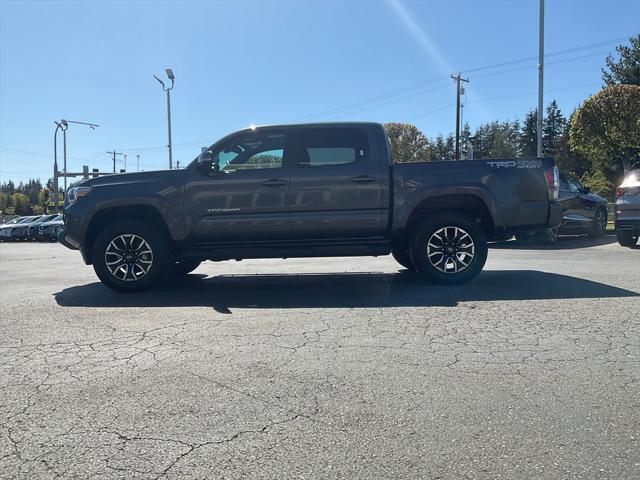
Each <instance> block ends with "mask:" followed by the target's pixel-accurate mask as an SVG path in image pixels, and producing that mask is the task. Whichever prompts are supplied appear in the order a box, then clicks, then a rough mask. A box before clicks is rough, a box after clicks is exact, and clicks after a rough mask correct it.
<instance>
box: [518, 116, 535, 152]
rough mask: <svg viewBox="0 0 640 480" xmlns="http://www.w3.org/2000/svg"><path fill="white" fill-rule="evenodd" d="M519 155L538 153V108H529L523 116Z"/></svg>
mask: <svg viewBox="0 0 640 480" xmlns="http://www.w3.org/2000/svg"><path fill="white" fill-rule="evenodd" d="M519 143H520V145H519V147H520V148H519V150H520V155H521V156H523V157H536V156H537V154H538V110H537V109H535V110H531V111H530V112H528V113H527V114H526V115H525V117H524V122H523V123H522V130H521V131H520V142H519Z"/></svg>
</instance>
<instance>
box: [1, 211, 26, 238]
mask: <svg viewBox="0 0 640 480" xmlns="http://www.w3.org/2000/svg"><path fill="white" fill-rule="evenodd" d="M25 218H27V217H16V218H12V219H11V220H9V221H8V222H7V223H3V224H2V225H0V240H2V241H4V240H9V238H11V229H12V227H13V225H15V224H17V223H20V222H21V221H23V220H24V219H25Z"/></svg>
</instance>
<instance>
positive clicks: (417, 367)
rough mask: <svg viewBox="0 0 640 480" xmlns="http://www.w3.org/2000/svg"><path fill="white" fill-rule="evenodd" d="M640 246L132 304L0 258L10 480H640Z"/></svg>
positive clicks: (131, 299)
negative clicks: (443, 278)
mask: <svg viewBox="0 0 640 480" xmlns="http://www.w3.org/2000/svg"><path fill="white" fill-rule="evenodd" d="M639 312H640V249H628V248H623V247H620V246H618V244H617V243H615V239H614V238H613V237H606V238H605V239H602V240H598V241H593V240H589V239H575V238H573V239H561V241H560V242H559V243H558V244H557V245H556V246H554V247H548V248H547V247H544V248H540V249H538V248H533V247H531V246H526V245H519V244H516V243H514V242H508V243H504V244H499V245H496V246H494V247H493V248H491V250H490V252H489V260H488V262H487V266H486V268H485V271H484V272H483V273H482V274H481V275H480V276H479V277H478V278H477V279H476V280H475V281H474V282H473V283H471V284H469V285H465V286H455V287H454V286H451V287H444V286H437V285H433V284H429V283H425V282H424V281H423V280H421V279H420V278H419V277H417V276H416V275H415V274H412V273H410V272H408V271H406V270H403V269H402V267H399V266H398V265H397V264H396V263H395V262H394V261H393V259H392V258H391V257H380V258H329V259H290V260H252V261H243V262H221V263H211V262H207V263H205V264H203V265H202V266H201V267H199V268H198V269H197V270H196V271H195V272H194V273H193V274H191V275H189V276H188V277H186V278H185V279H183V280H182V281H172V282H167V283H166V284H164V285H163V286H162V287H161V288H159V289H158V290H156V291H153V292H146V293H141V294H119V293H115V292H112V291H110V290H108V289H107V288H106V287H103V286H102V285H101V284H100V283H98V281H97V278H96V277H95V275H94V273H93V270H92V268H91V267H88V266H85V265H84V264H83V263H82V260H81V258H80V255H79V254H78V253H76V252H72V251H69V250H67V249H65V248H64V247H62V246H59V245H56V244H26V243H20V244H2V245H0V362H1V367H0V418H1V419H2V425H1V428H0V478H3V479H4V478H20V479H40V478H44V479H48V478H51V479H53V478H99V479H116V478H118V479H156V478H167V479H178V478H179V479H205V478H210V479H223V478H224V479H240V478H251V479H253V478H265V479H266V478H270V479H290V478H305V479H325V478H326V479H333V478H344V479H383V478H388V479H413V478H416V479H417V478H420V479H422V478H432V479H448V478H451V479H457V478H470V479H471V478H473V479H476V478H478V479H495V478H504V479H516V478H522V479H536V478H549V479H574V478H589V479H637V478H640V313H639Z"/></svg>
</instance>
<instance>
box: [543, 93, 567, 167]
mask: <svg viewBox="0 0 640 480" xmlns="http://www.w3.org/2000/svg"><path fill="white" fill-rule="evenodd" d="M566 130H567V119H566V118H565V117H564V115H562V112H561V111H560V108H559V107H558V104H557V102H556V101H555V100H554V101H552V102H551V104H549V106H548V107H547V116H546V118H545V119H544V124H543V127H542V149H543V151H544V154H545V155H551V156H555V155H556V154H557V153H558V151H559V149H560V141H561V139H562V137H563V136H564V135H565V133H566Z"/></svg>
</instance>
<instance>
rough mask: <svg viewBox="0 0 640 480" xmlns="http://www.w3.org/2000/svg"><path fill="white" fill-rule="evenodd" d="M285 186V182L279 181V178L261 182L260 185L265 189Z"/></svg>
mask: <svg viewBox="0 0 640 480" xmlns="http://www.w3.org/2000/svg"><path fill="white" fill-rule="evenodd" d="M286 184H287V182H285V181H284V180H280V179H279V178H272V179H271V180H266V181H264V182H262V185H264V186H265V187H282V186H283V185H286Z"/></svg>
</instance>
